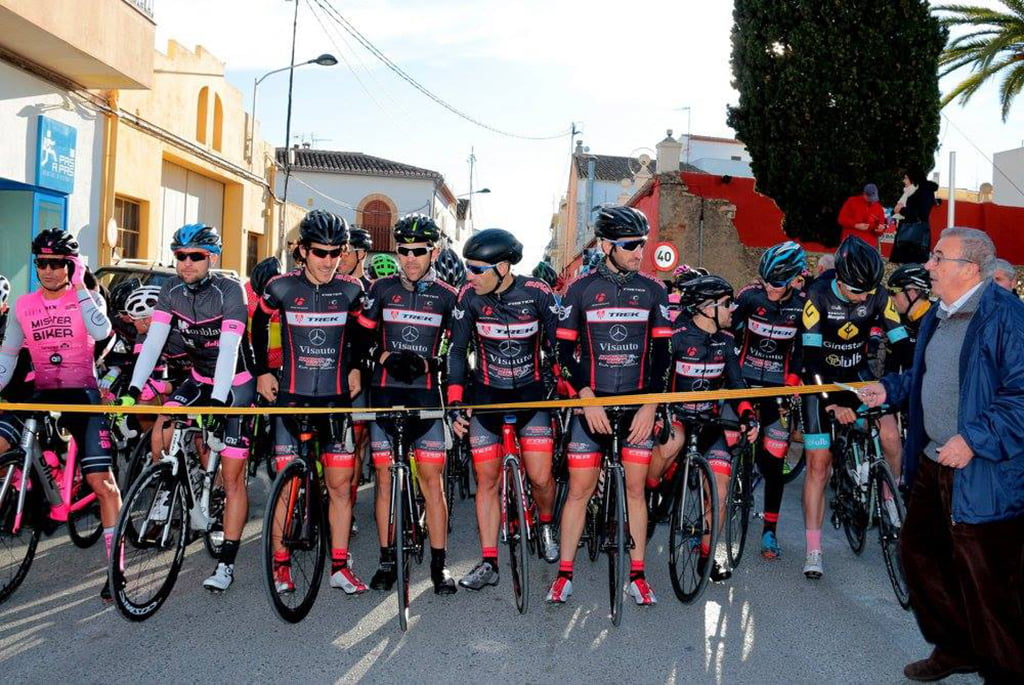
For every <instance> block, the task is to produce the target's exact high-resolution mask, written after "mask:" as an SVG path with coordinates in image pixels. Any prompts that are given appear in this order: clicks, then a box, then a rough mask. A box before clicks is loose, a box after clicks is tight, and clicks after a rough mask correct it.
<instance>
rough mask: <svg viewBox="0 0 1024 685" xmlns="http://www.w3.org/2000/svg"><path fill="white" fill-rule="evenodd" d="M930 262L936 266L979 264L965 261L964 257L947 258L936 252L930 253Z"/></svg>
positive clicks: (968, 260)
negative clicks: (952, 263)
mask: <svg viewBox="0 0 1024 685" xmlns="http://www.w3.org/2000/svg"><path fill="white" fill-rule="evenodd" d="M928 261H929V262H935V263H936V264H942V262H959V263H961V264H977V262H975V261H972V260H970V259H964V258H963V257H946V256H945V255H941V254H937V253H935V252H929V253H928Z"/></svg>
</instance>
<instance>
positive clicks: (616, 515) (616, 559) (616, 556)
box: [605, 467, 629, 626]
mask: <svg viewBox="0 0 1024 685" xmlns="http://www.w3.org/2000/svg"><path fill="white" fill-rule="evenodd" d="M608 476H609V477H608V480H607V482H606V483H605V487H606V488H607V491H606V493H605V497H607V502H608V517H607V519H606V526H607V527H606V528H605V530H606V531H607V532H606V536H607V537H606V541H605V551H606V552H607V553H608V603H609V605H610V606H611V612H612V624H613V625H616V626H617V625H619V623H620V622H621V621H622V597H623V595H624V594H625V593H626V578H627V575H626V564H627V563H628V561H629V525H628V520H627V519H626V483H625V481H624V479H623V472H622V469H621V467H612V468H609V469H608Z"/></svg>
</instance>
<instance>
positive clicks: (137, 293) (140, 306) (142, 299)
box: [124, 285, 160, 320]
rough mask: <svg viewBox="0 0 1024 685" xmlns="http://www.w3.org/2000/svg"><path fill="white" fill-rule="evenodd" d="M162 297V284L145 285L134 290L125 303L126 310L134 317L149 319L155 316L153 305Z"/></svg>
mask: <svg viewBox="0 0 1024 685" xmlns="http://www.w3.org/2000/svg"><path fill="white" fill-rule="evenodd" d="M159 297H160V286H156V285H144V286H142V287H141V288H138V289H137V290H133V291H132V293H131V295H129V296H128V299H127V300H125V303H124V311H125V313H126V314H128V316H130V317H131V318H133V319H136V320H138V319H147V318H149V317H151V316H153V307H155V306H156V301H157V299H158V298H159Z"/></svg>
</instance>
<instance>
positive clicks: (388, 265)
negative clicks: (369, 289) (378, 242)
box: [367, 252, 398, 280]
mask: <svg viewBox="0 0 1024 685" xmlns="http://www.w3.org/2000/svg"><path fill="white" fill-rule="evenodd" d="M367 271H368V272H369V274H368V275H369V276H370V278H372V279H373V280H377V279H378V278H384V277H385V276H394V275H395V274H397V273H398V260H397V259H395V258H394V257H393V256H392V255H389V254H387V253H386V252H378V253H377V254H375V255H373V257H372V258H371V259H370V266H369V268H367Z"/></svg>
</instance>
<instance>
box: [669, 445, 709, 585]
mask: <svg viewBox="0 0 1024 685" xmlns="http://www.w3.org/2000/svg"><path fill="white" fill-rule="evenodd" d="M687 461H688V464H687V466H686V467H685V468H682V469H680V470H679V471H678V475H677V485H676V492H675V502H674V503H673V505H672V517H671V519H670V523H669V558H668V567H669V571H670V574H669V575H670V576H671V578H672V589H673V590H674V591H675V593H676V599H678V600H679V601H680V602H683V603H684V604H689V603H690V602H693V601H694V600H695V599H697V597H699V596H700V594H701V592H703V591H704V587H705V586H706V585H707V583H708V578H709V577H710V575H711V567H712V564H711V559H710V556H709V558H708V560H707V562H706V563H705V564H703V565H702V564H701V563H700V558H701V547H702V543H703V541H704V539H705V538H708V542H707V544H708V549H709V550H710V552H711V555H713V554H714V550H715V546H716V544H717V542H718V532H717V526H715V525H714V522H715V521H717V520H718V490H717V487H716V486H715V478H714V475H713V474H712V473H711V467H710V466H709V465H708V462H707V461H706V460H705V459H704V457H702V456H700V455H696V454H694V455H691V456H689V457H688V458H687ZM702 566H703V568H702Z"/></svg>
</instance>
